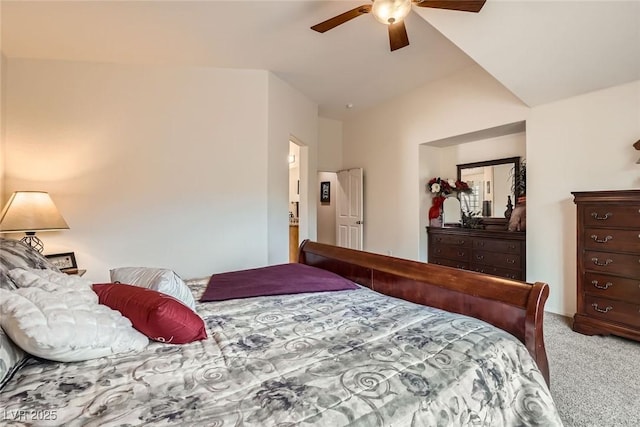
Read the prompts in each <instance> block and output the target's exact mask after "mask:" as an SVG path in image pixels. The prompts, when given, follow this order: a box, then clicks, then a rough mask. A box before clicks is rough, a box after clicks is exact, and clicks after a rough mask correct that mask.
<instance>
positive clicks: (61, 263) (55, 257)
mask: <svg viewBox="0 0 640 427" xmlns="http://www.w3.org/2000/svg"><path fill="white" fill-rule="evenodd" d="M45 258H47V259H48V260H49V262H50V263H51V264H53V265H55V266H56V267H58V268H59V269H60V271H62V272H64V273H70V274H72V273H73V272H74V271H76V272H77V271H78V263H77V262H76V255H75V253H73V252H64V253H60V254H49V255H45Z"/></svg>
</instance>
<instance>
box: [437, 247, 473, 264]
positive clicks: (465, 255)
mask: <svg viewBox="0 0 640 427" xmlns="http://www.w3.org/2000/svg"><path fill="white" fill-rule="evenodd" d="M432 250H433V256H435V257H438V258H448V259H455V260H461V261H468V260H469V255H470V254H471V249H467V248H462V247H458V246H449V245H436V246H434V247H433V248H432Z"/></svg>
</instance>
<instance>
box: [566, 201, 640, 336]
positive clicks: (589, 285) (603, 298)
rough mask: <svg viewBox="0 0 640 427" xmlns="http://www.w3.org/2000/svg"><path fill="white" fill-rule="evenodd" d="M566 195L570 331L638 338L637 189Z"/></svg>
mask: <svg viewBox="0 0 640 427" xmlns="http://www.w3.org/2000/svg"><path fill="white" fill-rule="evenodd" d="M572 194H573V196H574V201H575V203H576V206H577V249H578V253H577V256H578V259H577V267H578V268H577V308H576V314H575V316H574V321H573V330H574V331H576V332H580V333H583V334H587V335H594V334H602V335H608V334H613V335H619V336H622V337H626V338H631V339H634V340H637V341H640V190H624V191H585V192H573V193H572Z"/></svg>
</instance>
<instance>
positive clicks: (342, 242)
mask: <svg viewBox="0 0 640 427" xmlns="http://www.w3.org/2000/svg"><path fill="white" fill-rule="evenodd" d="M337 190H338V194H337V198H336V201H337V204H336V242H337V245H338V246H343V247H345V248H351V249H359V250H362V235H363V224H364V223H363V221H362V168H356V169H349V170H344V171H339V172H338V188H337Z"/></svg>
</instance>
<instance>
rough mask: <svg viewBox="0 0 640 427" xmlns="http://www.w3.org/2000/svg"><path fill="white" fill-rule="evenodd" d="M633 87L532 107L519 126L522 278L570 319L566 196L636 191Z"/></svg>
mask: <svg viewBox="0 0 640 427" xmlns="http://www.w3.org/2000/svg"><path fill="white" fill-rule="evenodd" d="M638 135H640V81H637V82H634V83H630V84H625V85H622V86H616V87H612V88H608V89H604V90H600V91H597V92H592V93H589V94H585V95H582V96H577V97H574V98H569V99H565V100H562V101H559V102H554V103H551V104H547V105H543V106H540V107H536V108H533V109H532V110H531V114H530V117H529V120H528V121H527V182H528V184H527V229H528V230H529V233H527V251H528V252H527V278H528V279H529V281H536V280H540V281H548V282H549V283H551V284H553V287H552V291H553V292H552V293H551V296H550V297H549V302H548V303H547V306H548V307H550V308H551V309H552V310H553V311H557V312H559V313H565V314H571V315H573V314H574V312H575V304H576V302H575V298H576V293H575V289H576V273H575V272H576V235H575V233H576V232H575V230H576V218H575V205H574V203H573V196H572V195H571V192H572V191H591V190H627V189H632V188H635V189H638V188H640V165H638V164H636V163H635V162H636V159H637V158H636V157H637V156H636V153H637V152H636V151H635V150H634V149H633V143H634V142H635V141H637V140H638Z"/></svg>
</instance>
